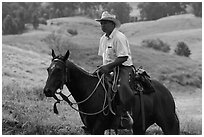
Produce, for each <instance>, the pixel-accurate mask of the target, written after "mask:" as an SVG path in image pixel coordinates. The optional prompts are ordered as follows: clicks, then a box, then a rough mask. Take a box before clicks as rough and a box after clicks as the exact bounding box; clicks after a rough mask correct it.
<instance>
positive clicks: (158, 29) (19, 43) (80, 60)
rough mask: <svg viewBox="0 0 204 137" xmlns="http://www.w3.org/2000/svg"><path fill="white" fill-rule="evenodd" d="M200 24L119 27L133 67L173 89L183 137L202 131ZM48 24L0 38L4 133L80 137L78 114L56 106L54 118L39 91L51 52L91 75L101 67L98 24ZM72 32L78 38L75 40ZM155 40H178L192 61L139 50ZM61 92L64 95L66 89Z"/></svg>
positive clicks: (180, 20) (77, 20) (179, 20)
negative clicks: (73, 136) (67, 57)
mask: <svg viewBox="0 0 204 137" xmlns="http://www.w3.org/2000/svg"><path fill="white" fill-rule="evenodd" d="M186 21H187V22H188V23H187V22H186ZM200 22H201V20H200V19H199V18H195V17H193V16H191V15H182V16H172V17H168V18H163V19H160V20H157V21H150V22H138V23H128V24H123V25H122V27H121V31H123V32H124V33H125V34H126V35H127V37H128V39H129V40H130V43H131V51H132V56H133V61H134V64H135V66H136V67H138V66H143V67H144V69H145V70H146V71H147V72H148V73H149V74H150V75H151V77H152V78H156V79H158V80H159V81H161V82H162V83H164V84H165V85H166V86H167V87H168V88H169V89H170V90H171V92H172V94H173V96H174V98H175V101H176V106H177V112H178V115H179V119H180V121H181V132H182V134H201V131H202V129H201V128H202V126H201V125H202V123H201V119H202V113H201V111H202V107H201V104H202V103H201V102H202V96H201V84H202V64H201V58H202V57H201V55H202V52H201V43H202V38H201V33H202V31H201V24H200ZM184 23H185V25H183V24H184ZM48 24H49V25H48V26H44V25H40V27H39V29H38V30H33V28H32V26H30V25H27V28H28V30H27V31H26V32H25V33H23V34H21V35H7V36H2V118H3V120H2V123H3V125H2V128H3V130H2V132H3V134H83V132H82V129H81V128H80V125H81V124H82V123H81V121H80V119H79V115H78V114H77V112H76V111H74V110H73V109H71V108H70V107H69V106H67V104H65V103H61V104H60V105H58V106H59V107H58V109H59V112H60V114H59V115H58V116H57V115H55V114H53V110H52V107H53V103H54V100H53V99H51V98H45V96H44V94H43V92H42V90H43V87H44V85H45V82H46V78H47V72H46V68H47V67H48V66H49V64H50V59H51V56H50V53H51V48H54V49H58V50H57V51H56V52H57V53H62V54H64V53H65V52H66V50H67V49H69V50H70V52H71V55H70V59H71V60H72V61H73V62H74V63H76V64H78V65H79V66H81V67H83V68H84V69H85V70H87V71H89V72H93V71H94V70H95V69H96V66H97V65H99V64H101V58H100V57H98V56H97V51H98V42H99V38H100V36H101V35H102V32H101V30H100V25H99V23H97V22H95V21H94V20H91V19H88V18H84V17H71V18H60V19H53V20H49V23H48ZM175 26H176V27H175ZM70 30H72V31H76V32H77V34H76V35H73V34H72V33H70V32H71V31H70ZM156 37H159V38H160V39H162V40H165V41H167V42H168V43H170V44H171V43H173V44H175V43H176V42H177V41H180V40H182V41H184V42H186V43H188V45H189V46H190V48H191V51H192V56H191V58H185V57H179V56H176V55H173V54H167V53H162V52H159V51H154V50H152V49H148V48H144V47H140V46H138V45H140V42H141V41H142V40H143V39H150V38H156ZM173 44H172V47H173V46H175V45H173ZM195 60H196V61H195ZM64 92H66V94H68V91H67V90H64ZM153 128H154V127H153ZM152 131H153V130H152V129H151V128H150V131H149V132H148V133H147V134H153V133H152ZM122 134H123V133H122ZM124 134H125V133H124Z"/></svg>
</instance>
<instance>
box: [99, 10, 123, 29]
mask: <svg viewBox="0 0 204 137" xmlns="http://www.w3.org/2000/svg"><path fill="white" fill-rule="evenodd" d="M107 20H108V21H112V22H114V23H115V27H116V28H119V27H120V25H121V24H120V21H119V20H118V19H116V16H115V15H113V14H110V13H108V11H104V12H103V13H102V15H101V18H100V19H96V21H98V22H100V21H107Z"/></svg>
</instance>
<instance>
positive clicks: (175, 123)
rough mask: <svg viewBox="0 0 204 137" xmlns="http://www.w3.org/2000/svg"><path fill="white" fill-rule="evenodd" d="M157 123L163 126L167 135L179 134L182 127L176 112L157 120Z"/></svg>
mask: <svg viewBox="0 0 204 137" xmlns="http://www.w3.org/2000/svg"><path fill="white" fill-rule="evenodd" d="M156 123H157V125H158V126H160V127H161V128H162V131H163V133H164V134H165V135H179V133H180V127H179V120H178V117H177V115H176V114H172V115H171V116H168V117H165V118H162V117H160V120H157V122H156Z"/></svg>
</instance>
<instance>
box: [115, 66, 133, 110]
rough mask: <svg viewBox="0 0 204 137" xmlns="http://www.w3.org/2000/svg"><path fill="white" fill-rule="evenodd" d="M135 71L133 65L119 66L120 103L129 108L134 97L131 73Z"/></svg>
mask: <svg viewBox="0 0 204 137" xmlns="http://www.w3.org/2000/svg"><path fill="white" fill-rule="evenodd" d="M132 73H133V69H132V66H120V67H119V79H118V94H119V98H120V103H121V105H122V106H124V107H125V109H126V110H129V109H130V107H131V104H132V103H131V101H132V99H133V97H134V93H133V91H132V89H131V88H130V83H129V79H130V75H131V74H132Z"/></svg>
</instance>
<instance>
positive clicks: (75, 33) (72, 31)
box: [67, 29, 78, 36]
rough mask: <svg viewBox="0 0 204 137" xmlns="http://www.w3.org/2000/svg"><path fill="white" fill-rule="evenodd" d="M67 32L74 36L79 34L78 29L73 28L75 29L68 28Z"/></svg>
mask: <svg viewBox="0 0 204 137" xmlns="http://www.w3.org/2000/svg"><path fill="white" fill-rule="evenodd" d="M67 32H68V33H69V34H71V35H72V36H75V35H77V34H78V32H77V30H73V29H68V30H67Z"/></svg>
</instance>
